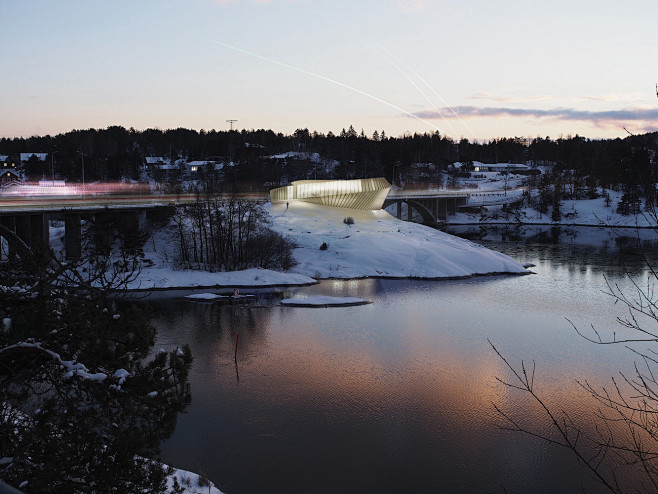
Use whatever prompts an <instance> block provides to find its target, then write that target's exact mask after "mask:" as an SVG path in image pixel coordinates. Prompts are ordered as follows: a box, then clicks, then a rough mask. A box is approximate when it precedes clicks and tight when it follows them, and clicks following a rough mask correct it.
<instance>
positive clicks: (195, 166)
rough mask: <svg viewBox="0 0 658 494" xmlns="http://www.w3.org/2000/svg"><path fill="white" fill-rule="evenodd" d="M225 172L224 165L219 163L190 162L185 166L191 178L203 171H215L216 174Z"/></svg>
mask: <svg viewBox="0 0 658 494" xmlns="http://www.w3.org/2000/svg"><path fill="white" fill-rule="evenodd" d="M223 170H224V163H221V162H217V161H211V160H206V161H190V162H188V163H186V164H185V171H186V174H187V175H188V176H190V177H193V176H195V175H197V174H198V173H199V172H201V171H203V172H206V171H211V172H212V171H214V172H216V173H218V172H222V171H223Z"/></svg>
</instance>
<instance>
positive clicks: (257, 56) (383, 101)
mask: <svg viewBox="0 0 658 494" xmlns="http://www.w3.org/2000/svg"><path fill="white" fill-rule="evenodd" d="M192 36H195V37H197V38H199V39H203V40H205V41H209V42H211V43H214V44H216V45H219V46H222V47H224V48H228V49H230V50H233V51H237V52H239V53H244V54H245V55H249V56H251V57H254V58H258V59H260V60H264V61H266V62H270V63H273V64H276V65H280V66H281V67H286V68H287V69H291V70H294V71H296V72H301V73H302V74H306V75H310V76H311V77H316V78H318V79H322V80H323V81H327V82H331V83H332V84H336V85H337V86H341V87H344V88H345V89H349V90H350V91H354V92H355V93H359V94H361V95H363V96H366V97H368V98H370V99H373V100H375V101H377V102H379V103H382V104H384V105H386V106H389V107H391V108H393V109H395V110H397V111H399V112H402V113H404V114H405V115H408V116H410V117H413V118H415V119H416V120H419V121H421V122H423V123H424V124H426V125H428V126H429V127H432V128H433V129H435V130H438V131H439V132H441V133H444V134H445V132H443V130H442V129H441V128H439V127H437V126H436V125H434V124H433V123H432V122H428V121H427V120H425V119H423V118H421V117H419V116H418V115H414V114H413V113H411V112H409V111H407V110H405V109H403V108H400V107H399V106H397V105H394V104H393V103H390V102H388V101H386V100H383V99H381V98H378V97H377V96H374V95H372V94H370V93H367V92H366V91H363V90H361V89H358V88H355V87H353V86H350V85H348V84H345V83H344V82H340V81H337V80H336V79H331V78H330V77H325V76H323V75H321V74H316V73H315V72H311V71H309V70H306V69H303V68H301V67H296V66H295V65H290V64H288V63H285V62H281V61H280V60H276V59H274V58H270V57H266V56H264V55H259V54H258V53H254V52H251V51H249V50H245V49H244V48H239V47H237V46H233V45H230V44H228V43H224V42H223V41H217V40H215V39H212V38H207V37H205V36H198V35H194V34H193V35H192Z"/></svg>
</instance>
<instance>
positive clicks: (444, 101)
mask: <svg viewBox="0 0 658 494" xmlns="http://www.w3.org/2000/svg"><path fill="white" fill-rule="evenodd" d="M380 49H381V50H384V51H385V52H386V53H388V54H389V55H390V56H391V57H394V58H395V59H396V60H397V61H398V62H400V63H401V64H402V65H404V66H405V67H406V68H407V70H409V71H410V72H411V73H412V74H413V75H414V76H416V77H417V78H418V79H419V80H420V81H421V82H422V83H423V84H425V85H426V86H427V87H428V88H429V89H430V90H431V91H432V92H433V93H434V94H435V95H436V97H437V98H439V99H440V100H441V101H443V104H444V105H446V106H445V107H446V108H447V109H448V110H450V112H452V114H453V115H454V116H455V117H456V118H457V119H458V120H459V121H460V122H461V123H462V125H463V126H464V127H466V129H467V130H468V131H469V132H470V133H471V135H472V136H473V137H474V138H476V139H477V136H476V135H475V132H473V131H472V130H471V128H470V127H469V126H468V125H467V124H466V122H464V121H463V120H462V118H461V117H460V116H459V114H458V113H457V112H456V111H455V110H453V108H452V107H451V106H450V105H449V104H448V102H447V101H446V100H445V99H443V96H441V95H440V94H439V93H438V92H437V91H436V90H435V89H434V88H433V87H432V86H431V85H430V84H429V83H428V82H427V81H426V80H425V79H423V78H422V77H421V76H420V75H419V74H418V73H417V72H416V71H415V70H414V69H412V68H411V67H409V65H407V64H406V63H405V62H404V61H402V60H400V58H398V57H396V56H395V55H394V54H393V53H391V52H390V51H388V50H387V49H386V48H384V47H380ZM409 80H410V81H411V79H409ZM414 86H416V84H414ZM416 88H418V86H416ZM418 90H419V91H420V88H418ZM420 92H421V94H422V95H423V96H425V93H423V92H422V91H420ZM425 98H426V99H427V96H425ZM430 104H431V105H432V106H434V109H435V110H436V111H437V112H438V113H439V114H441V112H440V111H439V109H438V108H437V107H436V105H434V104H433V103H432V102H431V101H430ZM441 118H443V120H446V118H445V117H444V116H443V115H442V114H441ZM450 128H452V127H450ZM453 130H454V129H453Z"/></svg>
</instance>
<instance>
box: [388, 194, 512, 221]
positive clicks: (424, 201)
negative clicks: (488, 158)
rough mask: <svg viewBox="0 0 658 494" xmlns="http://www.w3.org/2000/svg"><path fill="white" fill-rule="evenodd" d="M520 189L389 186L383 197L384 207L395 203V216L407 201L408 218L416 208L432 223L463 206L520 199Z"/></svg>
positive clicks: (399, 215)
mask: <svg viewBox="0 0 658 494" xmlns="http://www.w3.org/2000/svg"><path fill="white" fill-rule="evenodd" d="M520 190H521V189H518V190H517V189H514V190H509V191H504V190H491V191H482V190H478V189H472V190H470V189H466V190H436V189H419V190H404V189H402V190H391V191H390V192H389V194H388V197H387V198H386V200H385V201H384V208H388V207H389V206H391V205H393V204H397V217H398V219H404V218H402V216H403V215H402V205H403V204H406V205H407V218H406V220H407V221H411V220H412V216H413V212H414V211H416V212H417V213H419V214H420V216H421V217H422V218H423V223H427V224H433V223H436V222H437V221H446V220H447V219H448V216H450V215H454V214H455V213H456V212H457V211H458V210H459V209H462V208H466V207H483V206H492V205H504V204H512V203H515V202H519V201H520V200H521V199H522V195H521V193H520Z"/></svg>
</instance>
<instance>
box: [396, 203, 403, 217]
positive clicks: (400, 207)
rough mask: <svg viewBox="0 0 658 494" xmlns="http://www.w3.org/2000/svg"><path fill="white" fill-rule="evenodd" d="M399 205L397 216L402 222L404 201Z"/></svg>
mask: <svg viewBox="0 0 658 494" xmlns="http://www.w3.org/2000/svg"><path fill="white" fill-rule="evenodd" d="M397 205H398V215H397V216H398V219H399V220H401V219H402V201H398V202H397Z"/></svg>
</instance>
